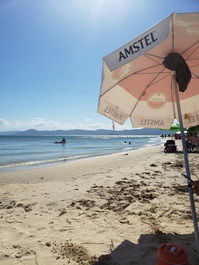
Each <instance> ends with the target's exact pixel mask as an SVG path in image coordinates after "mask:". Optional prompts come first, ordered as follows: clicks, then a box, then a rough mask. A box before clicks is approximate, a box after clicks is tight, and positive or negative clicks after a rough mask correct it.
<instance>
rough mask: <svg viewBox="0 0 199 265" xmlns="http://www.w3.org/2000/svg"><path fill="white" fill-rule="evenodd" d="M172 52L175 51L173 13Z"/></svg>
mask: <svg viewBox="0 0 199 265" xmlns="http://www.w3.org/2000/svg"><path fill="white" fill-rule="evenodd" d="M171 19H172V20H171V21H172V52H174V22H173V15H172V18H171Z"/></svg>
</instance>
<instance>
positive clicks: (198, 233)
mask: <svg viewBox="0 0 199 265" xmlns="http://www.w3.org/2000/svg"><path fill="white" fill-rule="evenodd" d="M172 78H173V84H174V90H175V96H176V106H177V111H178V118H179V123H180V132H181V140H182V146H183V154H184V161H185V169H186V177H187V183H188V190H189V199H190V204H191V213H192V219H193V225H194V232H195V240H196V249H197V252H198V257H199V230H198V221H197V215H196V208H195V202H194V196H193V189H192V186H191V185H189V184H190V181H189V180H191V176H190V168H189V160H188V154H187V146H186V142H185V134H184V126H183V121H182V112H181V106H180V99H179V92H178V85H177V82H176V79H175V72H173V73H172Z"/></svg>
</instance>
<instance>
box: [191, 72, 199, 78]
mask: <svg viewBox="0 0 199 265" xmlns="http://www.w3.org/2000/svg"><path fill="white" fill-rule="evenodd" d="M191 73H192V75H195V78H199V76H198V75H197V74H195V73H193V72H191Z"/></svg>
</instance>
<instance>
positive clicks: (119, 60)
mask: <svg viewBox="0 0 199 265" xmlns="http://www.w3.org/2000/svg"><path fill="white" fill-rule="evenodd" d="M171 17H172V15H170V16H168V17H167V18H165V19H164V20H163V21H161V22H160V23H159V24H157V25H155V26H154V27H152V28H151V29H150V30H148V31H146V32H144V33H143V34H141V35H140V36H138V37H137V38H135V39H134V40H132V41H130V42H129V43H127V44H126V45H124V46H122V47H121V48H119V49H117V50H116V51H114V52H113V53H111V54H109V55H107V56H105V57H104V61H105V62H106V64H107V65H108V67H109V68H110V70H111V71H113V70H115V69H117V68H118V67H121V66H123V65H125V64H126V63H128V62H130V61H132V60H134V59H135V58H137V57H139V56H140V55H142V54H144V53H146V52H147V51H149V50H151V49H152V48H154V47H156V46H157V45H159V44H160V43H161V42H162V41H164V40H165V39H167V37H168V33H169V25H170V22H171Z"/></svg>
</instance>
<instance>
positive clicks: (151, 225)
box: [0, 146, 199, 265]
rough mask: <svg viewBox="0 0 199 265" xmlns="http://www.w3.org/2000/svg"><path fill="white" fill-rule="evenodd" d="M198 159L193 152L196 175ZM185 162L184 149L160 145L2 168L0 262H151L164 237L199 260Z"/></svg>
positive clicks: (7, 264) (85, 264)
mask: <svg viewBox="0 0 199 265" xmlns="http://www.w3.org/2000/svg"><path fill="white" fill-rule="evenodd" d="M127 153H128V155H127ZM198 158H199V154H190V168H191V172H192V177H193V180H196V179H197V178H198V176H199V174H198V173H199V168H198ZM182 166H183V154H182V153H172V154H169V153H168V154H165V153H164V152H163V146H155V147H148V148H144V149H142V150H141V149H139V150H132V151H129V152H122V153H119V154H118V153H117V154H112V155H108V156H100V157H92V158H86V159H81V160H76V161H70V162H69V163H65V164H62V165H56V166H51V167H46V168H37V169H29V170H21V171H15V172H6V173H5V172H1V173H0V183H1V185H0V216H1V227H0V234H1V249H0V265H17V264H19V263H20V264H22V265H33V264H44V265H46V264H48V265H63V264H66V265H67V264H70V265H80V264H81V265H82V264H83V265H88V262H89V260H90V259H91V257H93V256H94V255H95V256H97V257H100V256H101V255H109V258H110V259H112V260H113V261H114V262H117V263H119V264H121V265H129V264H130V262H134V263H135V264H139V265H141V264H142V265H152V264H155V260H156V258H157V247H158V246H159V245H160V244H161V243H164V242H170V243H171V242H172V243H176V244H178V245H180V246H182V247H184V248H186V249H187V251H188V253H189V257H190V261H189V262H190V263H191V264H192V265H197V264H198V259H197V256H196V251H195V247H194V235H193V223H192V217H191V213H190V203H189V198H188V193H187V192H186V190H185V189H183V188H182V187H183V186H185V185H186V180H185V179H184V178H183V177H182V176H181V172H183V170H184V169H183V167H182ZM195 203H196V209H198V208H199V198H198V197H195ZM61 244H62V245H61ZM71 244H73V248H72V249H73V250H74V252H73V251H72V250H71ZM61 246H62V247H61ZM110 249H112V252H111V251H110ZM77 257H78V260H77ZM80 259H82V260H83V261H82V262H83V263H81V262H80V261H79V260H80ZM91 264H92V263H91ZM93 264H94V263H93ZM108 264H110V265H113V263H108Z"/></svg>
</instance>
